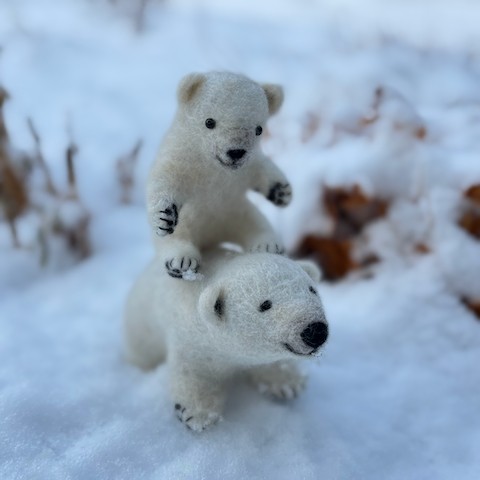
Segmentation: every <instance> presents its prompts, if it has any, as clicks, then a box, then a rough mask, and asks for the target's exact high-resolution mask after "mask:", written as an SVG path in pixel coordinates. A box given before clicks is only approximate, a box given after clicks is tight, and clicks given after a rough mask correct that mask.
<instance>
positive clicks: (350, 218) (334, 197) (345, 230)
mask: <svg viewBox="0 0 480 480" xmlns="http://www.w3.org/2000/svg"><path fill="white" fill-rule="evenodd" d="M323 204H324V206H325V209H326V211H327V212H328V214H329V215H330V217H332V219H333V220H334V225H335V226H334V231H333V236H334V237H335V238H343V239H346V238H351V237H354V236H355V235H358V234H359V233H360V232H361V231H362V230H363V228H364V227H365V226H366V225H367V224H368V223H370V222H372V221H373V220H376V219H377V218H381V217H383V216H385V214H386V213H387V210H388V202H387V201H385V200H381V199H378V198H371V197H368V196H367V195H365V193H364V192H363V191H362V189H361V188H360V187H359V186H358V185H354V186H353V187H352V188H350V189H346V188H342V187H327V186H325V188H324V193H323Z"/></svg>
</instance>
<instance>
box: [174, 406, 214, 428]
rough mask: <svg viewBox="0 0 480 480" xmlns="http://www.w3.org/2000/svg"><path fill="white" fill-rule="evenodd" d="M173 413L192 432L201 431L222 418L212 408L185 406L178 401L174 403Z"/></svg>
mask: <svg viewBox="0 0 480 480" xmlns="http://www.w3.org/2000/svg"><path fill="white" fill-rule="evenodd" d="M175 414H176V415H177V418H178V419H179V420H180V421H181V422H182V423H184V424H185V426H186V427H187V428H189V429H190V430H193V431H194V432H202V431H203V430H205V429H206V428H207V427H209V426H211V425H213V424H215V423H217V422H218V421H219V420H221V419H222V416H221V414H220V413H219V412H216V411H213V410H201V409H198V408H197V409H195V408H187V407H184V406H183V405H181V404H180V403H176V404H175Z"/></svg>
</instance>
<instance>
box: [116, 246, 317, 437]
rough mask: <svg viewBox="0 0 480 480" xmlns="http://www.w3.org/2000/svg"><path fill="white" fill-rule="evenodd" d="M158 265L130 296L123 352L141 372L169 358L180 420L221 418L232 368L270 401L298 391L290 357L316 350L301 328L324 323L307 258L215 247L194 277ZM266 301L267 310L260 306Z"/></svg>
mask: <svg viewBox="0 0 480 480" xmlns="http://www.w3.org/2000/svg"><path fill="white" fill-rule="evenodd" d="M162 267H163V266H162V264H161V263H160V262H159V260H158V258H157V259H156V260H154V261H153V262H152V263H151V264H150V265H149V266H148V268H147V269H146V270H145V272H144V273H143V274H142V275H141V276H140V278H139V279H138V281H137V282H136V284H135V285H134V287H133V289H132V291H131V293H130V295H129V298H128V301H127V307H126V314H125V334H126V344H127V351H128V356H129V359H130V360H131V361H132V362H133V363H135V364H136V365H137V366H139V367H141V368H144V369H150V368H154V367H155V366H157V365H158V364H159V363H161V362H163V361H164V360H166V359H167V358H168V364H169V369H170V379H171V393H172V397H173V402H174V405H175V406H176V413H177V415H178V416H179V418H180V419H181V420H182V421H184V422H185V423H186V425H187V426H188V427H190V428H191V429H193V430H203V429H204V428H205V427H207V426H208V425H210V424H212V423H214V422H215V421H217V420H218V419H219V418H221V414H222V407H223V402H224V399H225V394H226V387H227V385H228V382H229V381H230V380H232V379H233V378H235V377H238V376H239V375H246V376H247V377H248V378H249V379H250V381H252V382H253V383H254V384H255V385H256V386H257V388H258V389H259V390H260V391H262V392H264V393H267V394H269V395H270V396H274V397H278V398H283V399H289V398H292V397H294V396H296V395H297V394H298V393H299V392H300V391H301V390H302V389H303V386H304V384H305V377H304V376H303V375H302V374H301V373H300V372H299V371H298V369H297V366H296V362H297V360H298V358H302V356H303V355H305V356H308V355H311V354H312V353H314V352H312V349H311V348H310V347H308V345H306V344H305V343H304V342H303V340H302V337H301V333H302V331H304V329H305V328H306V327H307V326H308V325H310V324H312V323H313V322H322V323H325V324H326V319H325V314H324V310H323V307H322V302H321V300H320V298H319V296H318V293H317V292H316V289H315V286H314V285H315V283H316V281H317V280H318V278H319V272H318V269H316V267H315V265H314V264H312V263H311V262H308V261H298V262H297V261H293V260H291V259H288V258H286V257H283V256H281V255H271V254H265V253H250V254H248V253H246V254H241V253H240V254H239V253H233V252H231V251H230V252H228V251H226V250H220V249H217V250H214V251H210V252H207V253H206V254H205V256H204V269H205V273H206V274H205V277H204V279H202V280H200V281H197V282H182V281H178V280H177V279H173V278H170V277H169V276H168V275H158V269H159V268H162ZM312 277H313V278H312ZM267 300H269V301H270V302H271V308H270V309H268V310H266V311H261V309H260V305H262V303H264V302H265V301H267ZM286 344H288V345H289V346H290V347H291V349H293V350H294V351H295V352H296V353H294V352H292V350H290V349H288V348H287V347H286ZM317 350H318V349H317Z"/></svg>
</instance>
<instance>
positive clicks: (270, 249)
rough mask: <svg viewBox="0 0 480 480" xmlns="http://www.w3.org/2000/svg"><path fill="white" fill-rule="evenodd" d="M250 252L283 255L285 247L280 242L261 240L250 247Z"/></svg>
mask: <svg viewBox="0 0 480 480" xmlns="http://www.w3.org/2000/svg"><path fill="white" fill-rule="evenodd" d="M250 251H251V252H252V253H275V254H277V255H285V247H284V246H283V245H282V244H281V243H276V242H263V243H258V244H257V245H254V246H253V247H252V248H250Z"/></svg>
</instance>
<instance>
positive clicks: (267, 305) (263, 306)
mask: <svg viewBox="0 0 480 480" xmlns="http://www.w3.org/2000/svg"><path fill="white" fill-rule="evenodd" d="M271 308H272V302H271V301H270V300H265V301H264V302H263V303H262V304H261V305H260V307H259V310H260V311H261V312H265V310H270V309H271Z"/></svg>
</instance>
